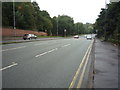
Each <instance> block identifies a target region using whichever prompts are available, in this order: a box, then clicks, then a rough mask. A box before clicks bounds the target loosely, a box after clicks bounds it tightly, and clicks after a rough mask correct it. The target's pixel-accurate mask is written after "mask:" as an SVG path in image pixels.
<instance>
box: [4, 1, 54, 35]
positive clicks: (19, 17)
mask: <svg viewBox="0 0 120 90" xmlns="http://www.w3.org/2000/svg"><path fill="white" fill-rule="evenodd" d="M14 5H15V27H16V28H18V29H25V30H36V31H45V30H47V31H48V34H50V32H51V30H52V28H53V25H52V20H51V17H50V15H49V13H48V12H47V11H41V10H40V8H39V6H38V4H37V3H36V2H32V3H31V2H15V3H14ZM2 11H3V12H2V24H3V27H10V26H12V27H13V23H14V22H13V21H14V20H13V2H3V3H2Z"/></svg>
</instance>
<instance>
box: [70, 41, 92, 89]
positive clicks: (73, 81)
mask: <svg viewBox="0 0 120 90" xmlns="http://www.w3.org/2000/svg"><path fill="white" fill-rule="evenodd" d="M92 43H93V42H92ZM92 43H91V44H90V45H89V47H88V49H87V51H86V53H85V55H84V57H83V59H82V61H81V63H80V65H79V67H78V69H77V71H76V74H75V76H74V77H73V80H72V82H71V83H70V86H69V88H74V85H75V82H76V79H77V77H78V74H79V72H80V70H81V68H82V66H83V63H84V62H85V58H86V56H87V54H88V52H89V49H90V48H91V46H92Z"/></svg>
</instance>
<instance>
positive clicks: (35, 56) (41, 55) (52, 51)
mask: <svg viewBox="0 0 120 90" xmlns="http://www.w3.org/2000/svg"><path fill="white" fill-rule="evenodd" d="M55 50H58V48H55V49H52V50H50V51H47V52H44V53H41V54H39V55H36V56H35V57H40V56H43V55H45V54H48V53H51V52H53V51H55Z"/></svg>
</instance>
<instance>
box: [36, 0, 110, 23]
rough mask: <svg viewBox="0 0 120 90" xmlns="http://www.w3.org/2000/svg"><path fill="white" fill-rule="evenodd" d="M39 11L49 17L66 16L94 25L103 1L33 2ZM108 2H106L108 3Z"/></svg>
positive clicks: (37, 0) (103, 5)
mask: <svg viewBox="0 0 120 90" xmlns="http://www.w3.org/2000/svg"><path fill="white" fill-rule="evenodd" d="M35 1H36V2H37V3H38V5H39V7H40V10H46V11H47V12H48V13H49V14H50V16H51V17H53V16H58V15H68V16H70V17H72V18H73V19H74V21H75V22H82V23H86V22H89V23H94V22H95V20H96V19H97V17H98V15H99V13H100V11H101V8H105V0H35ZM108 1H109V0H107V2H108Z"/></svg>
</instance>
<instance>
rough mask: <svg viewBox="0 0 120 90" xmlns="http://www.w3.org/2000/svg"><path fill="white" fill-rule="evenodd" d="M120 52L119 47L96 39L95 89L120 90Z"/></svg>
mask: <svg viewBox="0 0 120 90" xmlns="http://www.w3.org/2000/svg"><path fill="white" fill-rule="evenodd" d="M119 52H120V51H119V47H118V46H115V45H113V44H111V43H109V42H103V41H100V40H99V39H96V41H95V74H94V88H109V89H110V90H111V89H112V88H114V89H115V88H117V89H118V88H119V89H120V83H118V79H119V76H120V72H119V67H120V65H119V64H120V62H119V58H120V53H119ZM109 89H108V90H109ZM115 90H116V89H115Z"/></svg>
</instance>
